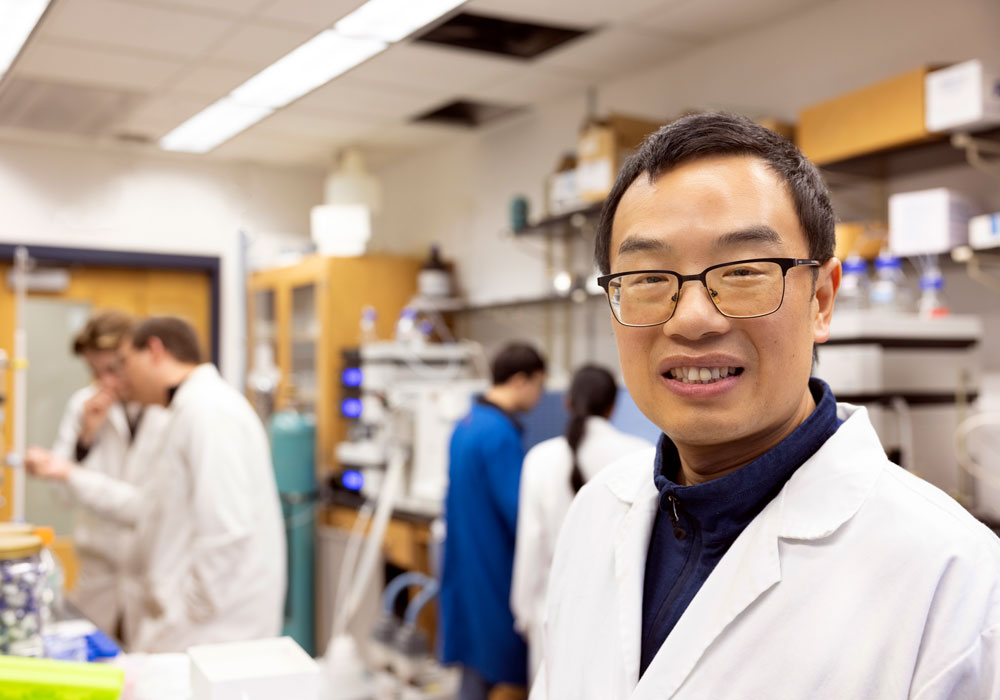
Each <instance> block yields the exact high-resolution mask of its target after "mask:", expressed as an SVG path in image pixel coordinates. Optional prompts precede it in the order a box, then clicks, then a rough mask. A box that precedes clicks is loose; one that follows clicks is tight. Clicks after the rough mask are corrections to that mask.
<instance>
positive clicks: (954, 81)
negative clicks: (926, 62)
mask: <svg viewBox="0 0 1000 700" xmlns="http://www.w3.org/2000/svg"><path fill="white" fill-rule="evenodd" d="M926 92H927V94H926V99H927V105H926V112H927V113H926V117H925V119H926V124H927V129H928V130H929V131H955V130H958V129H963V130H973V129H982V128H984V127H988V126H994V125H996V124H1000V69H998V68H994V67H987V66H985V65H984V64H983V62H982V61H979V60H976V61H965V62H964V63H958V64H956V65H954V66H950V67H948V68H942V69H941V70H936V71H933V72H931V73H928V74H927V78H926Z"/></svg>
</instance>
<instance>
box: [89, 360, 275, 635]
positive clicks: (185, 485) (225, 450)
mask: <svg viewBox="0 0 1000 700" xmlns="http://www.w3.org/2000/svg"><path fill="white" fill-rule="evenodd" d="M169 413H170V414H171V415H170V420H169V422H168V424H167V426H166V429H165V434H164V438H163V440H162V442H161V444H160V446H159V450H158V451H159V459H160V461H159V463H158V465H157V468H156V475H157V481H156V482H155V483H154V482H150V483H146V484H144V485H143V488H142V490H141V491H133V492H132V494H131V495H130V496H129V497H128V498H127V499H126V500H127V501H128V505H127V506H126V507H123V508H120V509H118V510H117V511H116V513H115V514H112V513H108V515H109V516H113V515H117V516H118V517H119V518H120V520H121V522H122V523H123V524H132V525H134V526H135V527H136V529H137V532H136V539H135V546H134V547H133V549H132V551H131V552H130V553H129V555H128V556H127V563H126V567H127V569H128V572H129V576H128V579H127V584H128V586H127V591H126V596H125V600H124V603H125V616H124V619H125V622H126V627H125V630H124V636H125V642H126V646H127V648H128V649H129V651H135V652H179V651H184V650H185V649H187V648H188V647H189V646H192V645H195V644H209V643H214V642H227V641H239V640H250V639H260V638H265V637H275V636H277V635H279V634H280V633H281V625H282V620H283V609H284V599H285V583H286V582H285V578H286V576H285V531H284V520H283V517H282V513H281V504H280V501H279V499H278V490H277V485H276V484H275V479H274V472H273V469H272V466H271V452H270V447H269V445H268V440H267V435H266V434H265V432H264V428H263V426H262V425H261V422H260V419H259V418H258V417H257V415H256V414H255V413H254V411H253V409H252V408H251V407H250V404H249V403H248V402H247V400H246V398H244V397H243V396H242V395H241V394H240V393H239V392H237V391H236V390H235V389H233V388H232V387H231V386H229V385H228V384H227V383H226V382H225V381H224V380H223V379H222V377H221V376H220V375H219V373H218V371H217V370H216V369H215V367H213V366H212V365H209V364H205V365H200V366H199V367H198V368H197V369H195V371H194V372H192V374H191V375H190V376H188V378H187V379H186V380H185V381H184V383H183V384H181V386H180V388H179V389H178V390H177V393H176V394H175V395H174V398H173V401H172V402H171V404H170V410H169Z"/></svg>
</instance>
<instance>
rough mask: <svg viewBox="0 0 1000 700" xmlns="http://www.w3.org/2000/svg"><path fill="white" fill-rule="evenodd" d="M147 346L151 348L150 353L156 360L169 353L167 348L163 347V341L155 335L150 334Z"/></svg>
mask: <svg viewBox="0 0 1000 700" xmlns="http://www.w3.org/2000/svg"><path fill="white" fill-rule="evenodd" d="M146 348H147V349H148V350H149V354H150V355H151V356H152V358H153V361H154V362H159V361H160V360H162V359H163V358H164V357H166V355H167V349H166V348H165V347H163V341H162V340H160V339H159V338H157V337H156V336H155V335H154V336H150V338H149V341H148V342H147V343H146Z"/></svg>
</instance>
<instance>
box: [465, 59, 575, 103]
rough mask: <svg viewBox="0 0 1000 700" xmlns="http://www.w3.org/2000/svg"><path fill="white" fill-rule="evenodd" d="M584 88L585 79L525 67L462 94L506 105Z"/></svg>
mask: <svg viewBox="0 0 1000 700" xmlns="http://www.w3.org/2000/svg"><path fill="white" fill-rule="evenodd" d="M587 87H588V83H587V81H586V80H584V79H582V78H579V77H576V76H571V75H567V74H565V73H558V72H555V71H553V70H548V71H546V70H541V69H539V68H537V67H531V68H528V67H525V68H521V69H518V70H516V71H513V72H512V73H509V74H508V75H507V76H506V77H504V78H503V79H501V80H497V81H494V82H491V83H487V84H484V85H481V86H478V87H475V88H473V89H471V90H466V91H464V92H463V93H462V95H463V96H465V97H474V98H476V99H480V100H488V101H492V102H501V103H504V104H509V105H525V104H540V103H542V102H548V101H550V100H556V99H559V98H560V97H565V96H566V95H569V94H571V93H574V92H580V93H582V92H585V91H586V90H587Z"/></svg>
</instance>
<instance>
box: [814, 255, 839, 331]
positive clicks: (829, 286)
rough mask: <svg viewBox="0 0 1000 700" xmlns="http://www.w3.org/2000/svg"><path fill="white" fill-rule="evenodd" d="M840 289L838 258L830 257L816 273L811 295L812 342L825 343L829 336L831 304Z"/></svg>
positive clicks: (831, 315)
mask: <svg viewBox="0 0 1000 700" xmlns="http://www.w3.org/2000/svg"><path fill="white" fill-rule="evenodd" d="M838 289H840V260H838V259H837V258H830V259H829V260H827V261H826V262H825V263H823V265H822V266H821V267H820V268H819V272H818V273H817V275H816V293H815V295H814V296H813V342H816V343H825V342H826V341H827V340H828V339H829V338H830V319H831V318H832V317H833V305H834V301H835V299H836V298H837V290H838Z"/></svg>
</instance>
